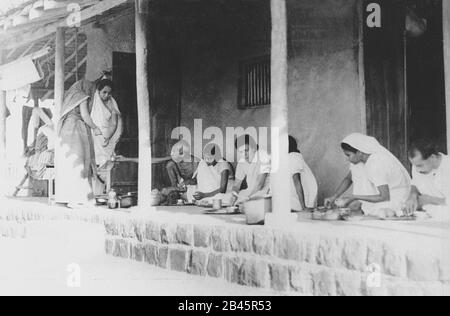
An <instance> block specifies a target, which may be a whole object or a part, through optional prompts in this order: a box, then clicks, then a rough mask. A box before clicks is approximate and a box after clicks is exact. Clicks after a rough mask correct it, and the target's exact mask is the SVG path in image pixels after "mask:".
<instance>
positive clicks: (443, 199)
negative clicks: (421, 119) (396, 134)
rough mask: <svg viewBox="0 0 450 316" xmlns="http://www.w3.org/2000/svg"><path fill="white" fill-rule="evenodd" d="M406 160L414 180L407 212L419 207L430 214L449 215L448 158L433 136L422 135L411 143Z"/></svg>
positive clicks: (436, 215) (449, 177)
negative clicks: (440, 149)
mask: <svg viewBox="0 0 450 316" xmlns="http://www.w3.org/2000/svg"><path fill="white" fill-rule="evenodd" d="M409 160H410V162H411V164H412V165H413V168H412V176H413V181H412V189H411V194H410V196H409V199H408V201H407V203H406V209H407V212H408V213H409V214H412V213H414V212H415V211H417V210H419V209H422V210H424V211H426V212H427V213H428V214H429V215H431V216H432V217H445V218H450V158H449V157H448V156H447V155H444V154H443V153H441V152H439V150H438V149H437V145H436V143H435V142H434V141H433V140H431V139H428V138H421V139H418V140H417V141H415V142H413V144H412V145H411V146H410V148H409Z"/></svg>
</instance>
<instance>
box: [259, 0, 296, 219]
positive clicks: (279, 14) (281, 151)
mask: <svg viewBox="0 0 450 316" xmlns="http://www.w3.org/2000/svg"><path fill="white" fill-rule="evenodd" d="M286 9H287V8H286V0H271V11H272V54H271V56H272V57H271V73H272V79H271V81H272V93H271V95H272V100H271V104H272V106H271V125H272V129H271V148H272V174H271V186H272V214H268V216H267V218H266V222H267V224H268V225H271V226H283V227H284V226H285V225H286V224H288V223H292V222H295V219H296V216H295V215H293V214H291V205H290V200H291V180H290V177H291V176H290V168H289V153H288V152H289V142H288V135H289V134H288V133H289V126H288V90H287V85H288V51H287V12H286Z"/></svg>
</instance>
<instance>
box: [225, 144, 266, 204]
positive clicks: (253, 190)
mask: <svg viewBox="0 0 450 316" xmlns="http://www.w3.org/2000/svg"><path fill="white" fill-rule="evenodd" d="M235 147H236V149H237V151H238V158H239V163H238V165H237V169H236V181H235V183H234V187H233V198H232V200H231V202H232V203H231V204H242V203H244V202H246V201H248V200H250V199H256V198H259V197H261V198H262V197H265V196H267V195H268V194H269V193H270V172H271V160H270V156H269V155H268V154H267V153H266V152H265V151H263V150H260V149H259V147H258V145H257V144H256V142H255V140H253V139H252V138H251V137H250V136H249V135H244V136H241V137H239V138H238V139H236V142H235ZM244 180H246V182H247V186H248V188H247V189H246V190H242V191H241V187H242V183H243V181H244Z"/></svg>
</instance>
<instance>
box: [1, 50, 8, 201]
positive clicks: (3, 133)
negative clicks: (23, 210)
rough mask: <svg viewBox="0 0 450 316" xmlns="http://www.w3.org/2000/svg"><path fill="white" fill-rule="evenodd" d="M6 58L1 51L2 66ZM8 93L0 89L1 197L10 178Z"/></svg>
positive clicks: (4, 52)
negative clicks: (8, 160)
mask: <svg viewBox="0 0 450 316" xmlns="http://www.w3.org/2000/svg"><path fill="white" fill-rule="evenodd" d="M4 58H6V51H4V50H3V51H2V50H0V64H1V63H2V61H3V59H4ZM6 113H7V107H6V91H3V90H1V87H0V177H1V178H2V180H1V181H0V197H1V196H4V195H5V192H6V188H7V183H8V178H7V173H6V171H7V163H6Z"/></svg>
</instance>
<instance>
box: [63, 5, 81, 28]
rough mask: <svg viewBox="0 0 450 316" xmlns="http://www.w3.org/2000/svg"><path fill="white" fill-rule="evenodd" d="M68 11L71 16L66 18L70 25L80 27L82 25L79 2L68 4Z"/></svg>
mask: <svg viewBox="0 0 450 316" xmlns="http://www.w3.org/2000/svg"><path fill="white" fill-rule="evenodd" d="M67 12H70V13H69V16H68V17H67V19H66V23H67V26H68V27H80V26H81V6H80V5H79V4H78V3H70V4H69V5H68V6H67Z"/></svg>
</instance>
